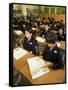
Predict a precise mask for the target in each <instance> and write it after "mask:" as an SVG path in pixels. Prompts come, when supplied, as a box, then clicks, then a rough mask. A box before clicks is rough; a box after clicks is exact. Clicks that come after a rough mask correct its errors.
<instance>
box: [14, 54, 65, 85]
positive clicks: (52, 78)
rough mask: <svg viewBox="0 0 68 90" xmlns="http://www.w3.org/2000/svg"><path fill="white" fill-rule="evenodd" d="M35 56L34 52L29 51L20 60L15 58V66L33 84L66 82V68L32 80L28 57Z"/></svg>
mask: <svg viewBox="0 0 68 90" xmlns="http://www.w3.org/2000/svg"><path fill="white" fill-rule="evenodd" d="M30 57H34V55H33V54H31V53H28V54H26V55H25V56H23V57H22V58H21V59H20V60H14V61H13V62H14V63H13V66H14V67H15V68H16V69H17V70H18V71H20V72H21V73H22V74H23V75H24V76H25V77H26V78H27V79H28V80H29V81H30V82H31V83H32V84H48V83H64V82H65V70H64V69H59V70H52V69H50V72H49V73H47V74H46V75H43V76H41V77H39V78H37V79H35V80H32V78H31V74H30V70H29V66H28V63H27V59H28V58H30Z"/></svg>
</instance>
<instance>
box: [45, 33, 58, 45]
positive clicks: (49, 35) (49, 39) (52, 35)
mask: <svg viewBox="0 0 68 90" xmlns="http://www.w3.org/2000/svg"><path fill="white" fill-rule="evenodd" d="M56 41H57V35H56V34H55V33H54V32H51V31H50V32H48V33H47V35H46V42H47V43H53V44H54V43H55V42H56Z"/></svg>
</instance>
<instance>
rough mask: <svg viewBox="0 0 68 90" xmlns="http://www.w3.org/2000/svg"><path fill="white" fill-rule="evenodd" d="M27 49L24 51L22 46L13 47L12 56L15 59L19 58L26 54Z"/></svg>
mask: <svg viewBox="0 0 68 90" xmlns="http://www.w3.org/2000/svg"><path fill="white" fill-rule="evenodd" d="M27 53H28V51H26V50H25V49H23V48H20V47H18V48H15V49H14V50H13V57H14V58H15V59H16V60H19V59H20V58H21V57H23V56H24V55H25V54H27Z"/></svg>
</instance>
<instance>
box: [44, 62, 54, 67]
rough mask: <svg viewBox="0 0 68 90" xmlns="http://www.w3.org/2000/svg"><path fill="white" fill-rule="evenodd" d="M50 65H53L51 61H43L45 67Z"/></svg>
mask: <svg viewBox="0 0 68 90" xmlns="http://www.w3.org/2000/svg"><path fill="white" fill-rule="evenodd" d="M52 65H53V63H51V62H45V66H46V67H49V66H52Z"/></svg>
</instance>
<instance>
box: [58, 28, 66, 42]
mask: <svg viewBox="0 0 68 90" xmlns="http://www.w3.org/2000/svg"><path fill="white" fill-rule="evenodd" d="M57 35H58V40H59V41H65V34H64V30H63V28H59V30H58V33H57Z"/></svg>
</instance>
